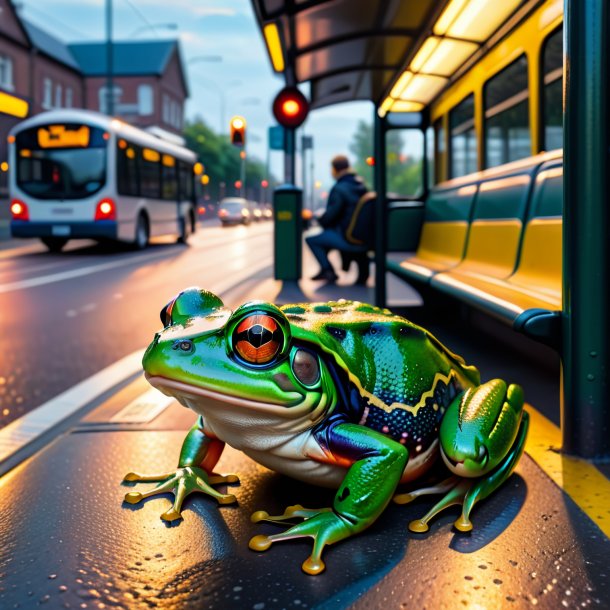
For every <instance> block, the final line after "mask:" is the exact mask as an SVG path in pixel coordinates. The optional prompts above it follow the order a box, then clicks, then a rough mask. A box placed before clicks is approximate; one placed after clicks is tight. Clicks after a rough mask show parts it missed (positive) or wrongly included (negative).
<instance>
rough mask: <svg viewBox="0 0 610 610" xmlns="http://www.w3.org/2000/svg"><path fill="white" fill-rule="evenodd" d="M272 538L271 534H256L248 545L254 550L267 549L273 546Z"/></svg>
mask: <svg viewBox="0 0 610 610" xmlns="http://www.w3.org/2000/svg"><path fill="white" fill-rule="evenodd" d="M271 542H272V541H271V540H270V539H269V536H263V535H262V534H261V535H260V536H254V538H251V539H250V542H249V543H248V547H249V548H251V549H252V550H253V551H266V550H267V549H268V548H269V547H270V546H271Z"/></svg>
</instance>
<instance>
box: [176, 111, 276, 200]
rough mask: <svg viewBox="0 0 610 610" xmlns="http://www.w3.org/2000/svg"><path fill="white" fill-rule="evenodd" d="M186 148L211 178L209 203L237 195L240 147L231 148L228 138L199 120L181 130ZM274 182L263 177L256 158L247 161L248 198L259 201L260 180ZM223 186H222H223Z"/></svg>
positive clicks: (268, 177)
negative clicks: (210, 200) (194, 155)
mask: <svg viewBox="0 0 610 610" xmlns="http://www.w3.org/2000/svg"><path fill="white" fill-rule="evenodd" d="M184 138H185V139H186V145H187V147H188V148H190V149H191V150H192V151H194V152H195V154H196V155H197V156H198V157H199V160H200V161H201V162H202V163H203V165H204V168H205V173H206V174H207V175H208V176H209V177H210V182H209V184H208V185H207V187H206V189H207V194H208V195H209V196H210V198H211V199H212V200H215V201H217V200H219V199H221V198H222V197H224V196H230V195H235V194H237V193H236V191H235V188H234V186H233V185H234V184H235V181H236V180H239V179H240V176H241V159H240V156H239V153H240V151H241V149H240V148H237V147H236V146H233V145H232V144H231V143H230V142H229V138H228V137H227V136H221V135H218V134H217V133H216V132H214V131H213V130H212V129H211V128H210V127H209V126H208V125H206V123H205V122H204V121H203V120H202V119H201V118H196V119H195V120H194V121H193V122H189V123H187V124H186V126H185V128H184ZM263 179H267V180H269V181H270V182H272V181H273V177H270V176H267V175H266V170H265V165H264V163H262V161H260V160H259V159H257V158H256V157H251V156H249V157H248V158H247V159H246V186H247V196H248V197H249V198H251V199H256V200H258V199H259V198H260V189H261V186H260V184H261V180H263ZM223 184H224V186H223Z"/></svg>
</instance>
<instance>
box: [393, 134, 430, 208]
mask: <svg viewBox="0 0 610 610" xmlns="http://www.w3.org/2000/svg"><path fill="white" fill-rule="evenodd" d="M386 151H387V152H386V171H387V176H386V178H387V194H388V197H391V198H401V197H406V198H416V197H419V196H420V195H421V194H422V192H423V190H424V133H423V131H421V130H420V129H392V130H390V131H388V133H387V135H386Z"/></svg>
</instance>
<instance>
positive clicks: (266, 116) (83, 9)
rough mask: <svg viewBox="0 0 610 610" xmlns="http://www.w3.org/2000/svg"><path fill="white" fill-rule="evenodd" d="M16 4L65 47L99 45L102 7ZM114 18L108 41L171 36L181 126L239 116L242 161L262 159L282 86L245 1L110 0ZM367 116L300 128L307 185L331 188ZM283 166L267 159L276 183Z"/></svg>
mask: <svg viewBox="0 0 610 610" xmlns="http://www.w3.org/2000/svg"><path fill="white" fill-rule="evenodd" d="M15 4H16V5H18V6H19V5H20V6H21V8H20V11H21V14H22V16H23V17H25V18H26V19H29V20H30V21H32V22H34V23H35V24H36V25H38V26H39V27H41V28H44V29H46V30H47V31H49V32H50V33H51V34H53V35H55V36H56V37H58V38H60V39H62V40H64V41H66V42H73V41H82V40H101V39H103V38H105V20H104V15H105V13H104V10H105V0H15ZM113 15H114V16H113V21H114V25H113V37H114V39H115V40H126V39H131V40H146V39H149V40H150V39H153V40H154V39H159V40H160V39H168V38H175V37H178V38H179V39H180V42H181V48H182V55H183V59H184V62H185V64H186V70H187V78H188V81H189V86H190V99H189V100H188V102H187V106H186V116H187V119H194V118H195V117H198V116H200V117H202V118H203V119H204V120H205V121H206V122H207V123H208V124H209V125H210V126H211V127H212V128H213V129H215V130H216V131H218V130H219V129H220V127H221V121H223V118H224V123H226V125H225V126H224V128H223V131H224V132H225V133H226V132H227V131H228V122H229V119H230V117H231V116H233V115H235V114H241V115H243V116H244V117H245V118H246V120H247V122H248V144H247V146H248V154H249V155H254V156H256V157H258V158H260V159H261V160H263V161H264V160H265V159H266V155H267V129H268V127H269V126H270V125H272V124H273V123H274V119H273V117H272V114H271V102H272V100H273V97H274V96H275V93H276V92H277V91H279V90H280V89H281V87H282V85H283V79H282V78H281V77H279V76H276V75H274V73H273V71H272V69H271V67H270V62H269V59H268V56H267V52H266V50H265V45H264V42H263V38H262V35H261V33H260V30H259V29H258V26H257V24H256V20H255V18H254V14H253V11H252V7H251V4H250V0H113ZM164 24H175V25H176V26H177V29H170V28H167V27H163V26H164ZM151 26H154V27H151ZM196 58H199V59H196ZM219 58H221V60H220V61H219ZM213 59H215V61H213ZM222 92H224V93H222ZM304 92H305V93H307V88H305V90H304ZM223 99H224V103H223ZM372 117H373V107H372V105H371V104H369V103H365V102H359V103H351V104H343V105H341V106H335V107H330V108H326V109H320V110H316V111H314V112H312V113H311V114H310V117H309V118H308V120H307V122H306V123H305V126H304V127H305V132H306V133H307V134H308V135H312V136H313V138H314V179H315V180H320V181H322V183H323V186H322V189H327V188H328V187H329V186H330V184H332V179H331V177H330V171H329V166H330V159H331V158H332V157H333V156H334V155H336V154H339V153H343V154H348V155H349V152H348V147H349V143H350V141H351V139H352V135H353V134H354V132H355V131H356V127H357V124H358V121H359V120H366V121H367V122H370V121H371V120H372ZM308 166H309V163H308ZM282 167H283V166H282V155H281V153H279V152H272V153H271V169H272V172H273V173H274V174H275V175H276V177H278V178H280V177H281V176H282V175H283V169H282ZM297 174H298V175H299V176H300V169H299V168H297ZM308 182H309V180H308Z"/></svg>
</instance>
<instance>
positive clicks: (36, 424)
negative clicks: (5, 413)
mask: <svg viewBox="0 0 610 610" xmlns="http://www.w3.org/2000/svg"><path fill="white" fill-rule="evenodd" d="M143 354H144V350H142V349H139V350H136V351H135V352H133V353H132V354H129V355H128V356H125V357H124V358H121V359H120V360H118V361H117V362H115V363H114V364H111V365H110V366H107V367H106V368H105V369H103V370H101V371H100V372H99V373H96V374H95V375H92V376H91V377H89V378H88V379H85V380H84V381H81V382H80V383H77V384H76V385H75V386H73V387H71V388H70V389H69V390H66V391H65V392H62V393H61V394H59V396H56V397H55V398H52V399H51V400H49V401H47V402H45V403H44V404H42V405H40V406H39V407H37V408H36V409H34V410H32V411H30V412H29V413H26V414H25V415H23V416H22V417H20V418H19V419H17V420H15V421H14V422H11V423H10V424H8V425H7V426H6V427H4V428H2V430H0V463H1V462H3V461H4V460H5V459H7V458H8V457H10V456H11V455H13V454H14V453H15V452H16V451H18V450H19V449H21V448H23V447H25V445H27V444H28V443H31V442H32V441H33V440H35V439H37V438H38V437H39V436H40V435H41V434H43V433H44V432H46V431H47V430H49V429H50V428H52V427H53V426H55V425H57V424H59V423H60V422H62V421H63V420H64V419H66V418H67V417H69V416H70V415H72V414H74V413H76V412H77V411H78V410H79V409H81V408H82V407H83V406H84V405H86V404H87V403H89V402H91V401H92V400H94V399H95V398H97V397H98V396H100V395H101V394H103V393H104V392H107V391H108V390H110V389H112V388H113V387H115V386H116V385H117V384H119V383H120V382H121V381H123V380H125V379H127V378H128V377H130V376H131V375H134V374H135V373H137V372H138V371H140V370H141V368H142V356H143Z"/></svg>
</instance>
